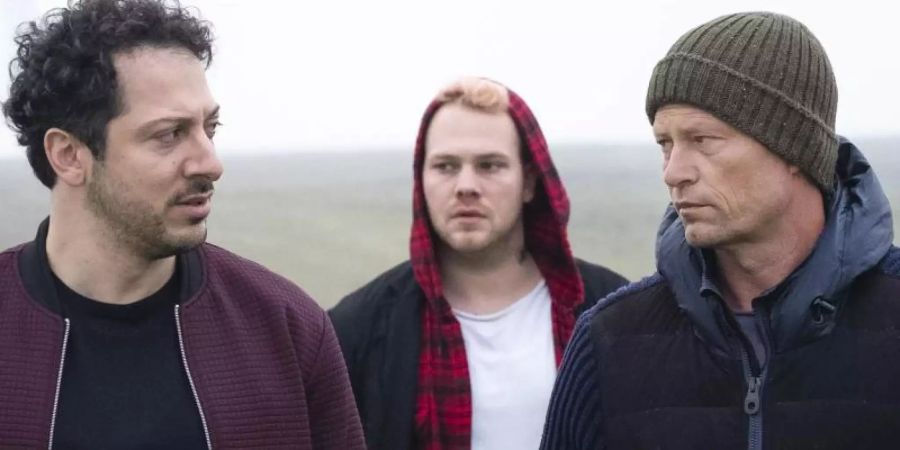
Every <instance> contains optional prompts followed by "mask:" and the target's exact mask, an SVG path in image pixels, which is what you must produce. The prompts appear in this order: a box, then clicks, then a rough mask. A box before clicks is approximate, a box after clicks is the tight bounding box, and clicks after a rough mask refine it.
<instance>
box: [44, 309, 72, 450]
mask: <svg viewBox="0 0 900 450" xmlns="http://www.w3.org/2000/svg"><path fill="white" fill-rule="evenodd" d="M63 320H64V321H65V322H66V329H65V331H63V342H62V354H60V355H59V372H57V373H56V392H55V393H54V394H53V414H51V415H50V441H49V442H48V443H47V450H52V449H53V432H54V431H55V430H56V411H57V408H58V407H59V391H60V388H61V387H62V374H63V363H65V362H66V347H68V345H69V326H70V324H69V319H63Z"/></svg>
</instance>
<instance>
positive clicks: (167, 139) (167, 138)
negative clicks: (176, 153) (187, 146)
mask: <svg viewBox="0 0 900 450" xmlns="http://www.w3.org/2000/svg"><path fill="white" fill-rule="evenodd" d="M182 137H184V129H183V128H182V127H175V128H170V129H168V130H166V131H164V132H162V133H160V134H158V135H157V136H156V138H157V139H158V140H159V141H160V142H162V143H163V144H167V145H169V144H174V143H176V142H178V140H179V139H181V138H182Z"/></svg>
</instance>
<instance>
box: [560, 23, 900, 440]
mask: <svg viewBox="0 0 900 450" xmlns="http://www.w3.org/2000/svg"><path fill="white" fill-rule="evenodd" d="M836 109H837V88H836V84H835V80H834V74H833V73H832V70H831V65H830V63H829V61H828V57H827V55H826V54H825V51H824V49H823V48H822V46H821V44H820V43H819V41H818V40H817V39H816V38H815V36H813V35H812V33H811V32H810V31H809V30H808V29H807V28H806V27H805V26H804V25H803V24H802V23H800V22H798V21H796V20H794V19H792V18H790V17H786V16H783V15H779V14H774V13H767V12H759V13H756V12H754V13H740V14H732V15H728V16H723V17H719V18H717V19H715V20H712V21H710V22H707V23H705V24H703V25H700V26H698V27H696V28H694V29H692V30H690V31H688V32H687V33H686V34H685V35H683V36H682V37H681V38H680V39H678V41H676V42H675V44H674V45H673V46H672V48H671V49H670V50H669V52H668V53H667V54H666V56H665V57H664V58H663V59H662V60H660V61H659V63H658V64H657V65H656V67H655V69H654V71H653V74H652V76H651V78H650V84H649V89H648V92H647V103H646V111H647V116H648V118H649V119H650V123H651V124H652V126H653V133H654V135H655V138H656V141H657V142H658V143H659V145H660V147H661V153H662V156H663V180H664V181H665V183H666V185H667V186H668V188H669V193H670V196H671V199H672V203H671V204H670V205H669V208H668V210H667V211H666V214H665V216H664V218H663V222H662V225H661V226H660V229H659V233H658V235H657V245H656V261H657V272H656V273H655V274H653V275H651V276H650V277H648V278H645V279H644V280H642V281H640V282H637V283H634V284H632V285H630V286H629V287H627V288H624V289H622V290H619V291H618V292H617V293H614V294H612V295H610V296H608V297H607V298H605V299H603V300H601V301H600V302H599V303H598V304H597V305H596V306H595V307H593V308H591V309H590V310H589V311H588V312H586V313H585V314H584V315H583V316H582V317H581V320H580V321H579V324H578V325H577V326H576V330H575V332H574V335H573V337H572V341H571V343H570V344H569V347H568V348H567V350H566V357H565V360H564V362H563V368H562V369H561V371H560V375H559V378H558V379H557V383H556V386H555V388H554V394H553V398H552V400H551V404H550V410H549V414H548V419H547V423H546V426H545V431H544V439H543V444H542V448H544V449H582V448H583V449H588V448H590V449H593V448H610V449H615V448H624V449H637V448H666V449H672V448H676V449H677V448H685V449H688V448H690V449H695V448H716V449H736V448H745V447H746V448H750V449H763V448H785V449H812V448H816V449H849V448H853V449H875V448H879V449H880V448H896V447H897V446H898V443H900V386H898V385H897V382H896V380H898V379H900V250H898V249H897V248H896V247H894V246H893V245H892V240H893V235H892V229H893V226H892V222H891V211H890V206H889V204H888V201H887V199H886V197H885V195H884V193H883V192H882V190H881V187H880V185H879V183H878V180H877V178H876V176H875V173H874V172H873V170H872V168H871V167H870V166H869V164H868V162H867V161H866V159H865V158H864V157H863V155H862V153H861V152H860V151H859V150H858V149H857V148H856V147H855V146H854V145H853V144H852V143H850V142H849V141H847V140H846V139H844V138H842V137H839V136H837V135H836V134H835V132H834V122H835V113H836Z"/></svg>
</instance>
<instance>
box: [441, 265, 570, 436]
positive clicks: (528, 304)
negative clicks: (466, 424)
mask: <svg viewBox="0 0 900 450" xmlns="http://www.w3.org/2000/svg"><path fill="white" fill-rule="evenodd" d="M550 301H551V300H550V292H549V291H548V290H547V285H546V283H544V281H543V280H541V282H540V283H538V285H537V286H536V287H535V288H534V289H533V290H532V291H531V292H530V293H528V294H527V295H525V297H522V298H521V299H519V300H517V301H516V302H515V303H513V304H512V305H510V306H508V307H506V308H505V309H503V310H501V311H498V312H495V313H492V314H486V315H476V314H469V313H465V312H462V311H457V310H454V311H453V314H454V315H456V319H457V320H458V321H459V323H460V325H461V327H462V335H463V341H464V342H465V345H466V359H467V360H468V363H469V379H470V382H471V385H472V450H501V449H503V450H506V449H517V450H518V449H521V450H529V449H537V448H538V447H540V443H541V433H542V432H543V428H544V419H545V418H546V414H547V406H548V405H549V403H550V393H551V391H552V390H553V382H554V380H555V379H556V357H555V353H554V351H555V350H554V347H553V325H552V320H551V317H550Z"/></svg>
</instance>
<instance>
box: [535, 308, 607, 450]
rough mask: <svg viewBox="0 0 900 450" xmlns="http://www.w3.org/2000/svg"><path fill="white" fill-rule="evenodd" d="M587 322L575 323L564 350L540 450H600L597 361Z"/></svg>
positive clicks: (601, 444)
mask: <svg viewBox="0 0 900 450" xmlns="http://www.w3.org/2000/svg"><path fill="white" fill-rule="evenodd" d="M589 319H590V318H589V317H584V316H583V317H582V318H581V319H580V320H579V321H578V325H577V326H576V329H575V332H574V334H573V335H572V340H571V341H570V342H569V345H568V347H566V353H565V356H564V357H563V363H562V367H561V368H560V371H559V375H558V376H557V378H556V385H555V386H554V387H553V394H552V396H551V397H550V407H549V409H548V410H547V420H546V421H545V423H544V436H543V439H542V441H541V450H581V449H584V450H588V449H599V448H603V435H602V433H601V423H600V412H601V410H600V389H599V386H598V385H597V367H598V366H597V361H596V357H595V356H594V352H593V351H592V345H591V342H590V320H589Z"/></svg>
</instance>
